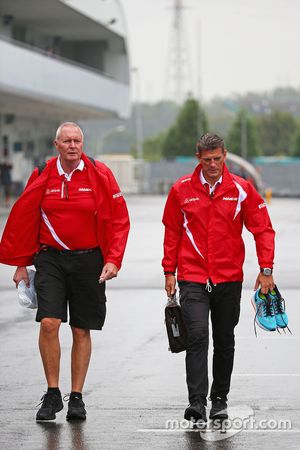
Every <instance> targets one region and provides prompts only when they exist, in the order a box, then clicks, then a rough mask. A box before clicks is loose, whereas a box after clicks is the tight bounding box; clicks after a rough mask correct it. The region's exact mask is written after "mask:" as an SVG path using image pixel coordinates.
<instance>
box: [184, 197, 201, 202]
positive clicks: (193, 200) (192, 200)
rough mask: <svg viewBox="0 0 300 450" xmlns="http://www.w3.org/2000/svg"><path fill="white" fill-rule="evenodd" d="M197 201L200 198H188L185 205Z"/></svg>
mask: <svg viewBox="0 0 300 450" xmlns="http://www.w3.org/2000/svg"><path fill="white" fill-rule="evenodd" d="M197 200H199V197H192V198H186V199H185V200H184V203H191V202H196V201H197Z"/></svg>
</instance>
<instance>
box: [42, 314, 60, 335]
mask: <svg viewBox="0 0 300 450" xmlns="http://www.w3.org/2000/svg"><path fill="white" fill-rule="evenodd" d="M60 324H61V320H60V319H55V318H53V317H45V318H44V319H42V320H41V331H42V332H43V333H45V334H57V333H58V330H59V327H60Z"/></svg>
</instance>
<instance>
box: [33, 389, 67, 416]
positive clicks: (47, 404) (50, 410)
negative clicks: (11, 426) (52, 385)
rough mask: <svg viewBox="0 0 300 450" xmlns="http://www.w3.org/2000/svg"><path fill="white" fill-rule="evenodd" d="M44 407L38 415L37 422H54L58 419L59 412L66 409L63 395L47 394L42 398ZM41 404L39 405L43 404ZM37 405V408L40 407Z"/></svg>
mask: <svg viewBox="0 0 300 450" xmlns="http://www.w3.org/2000/svg"><path fill="white" fill-rule="evenodd" d="M41 403H42V406H41V407H40V409H39V410H38V412H37V414H36V420H53V419H56V414H55V413H57V412H59V411H61V410H62V409H63V407H64V405H63V402H62V398H61V393H60V392H59V391H58V393H53V392H46V394H44V395H43V397H42V398H41ZM41 403H39V405H40V404H41ZM39 405H37V406H39Z"/></svg>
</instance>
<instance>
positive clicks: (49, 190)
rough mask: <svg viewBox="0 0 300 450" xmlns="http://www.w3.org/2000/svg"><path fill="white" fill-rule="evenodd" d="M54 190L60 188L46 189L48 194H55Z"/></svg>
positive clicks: (58, 190)
mask: <svg viewBox="0 0 300 450" xmlns="http://www.w3.org/2000/svg"><path fill="white" fill-rule="evenodd" d="M54 192H60V189H47V190H46V195H48V194H53V193H54Z"/></svg>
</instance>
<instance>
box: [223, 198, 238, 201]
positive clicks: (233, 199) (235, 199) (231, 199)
mask: <svg viewBox="0 0 300 450" xmlns="http://www.w3.org/2000/svg"><path fill="white" fill-rule="evenodd" d="M222 200H227V201H229V202H237V201H238V197H223V199H222Z"/></svg>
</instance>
